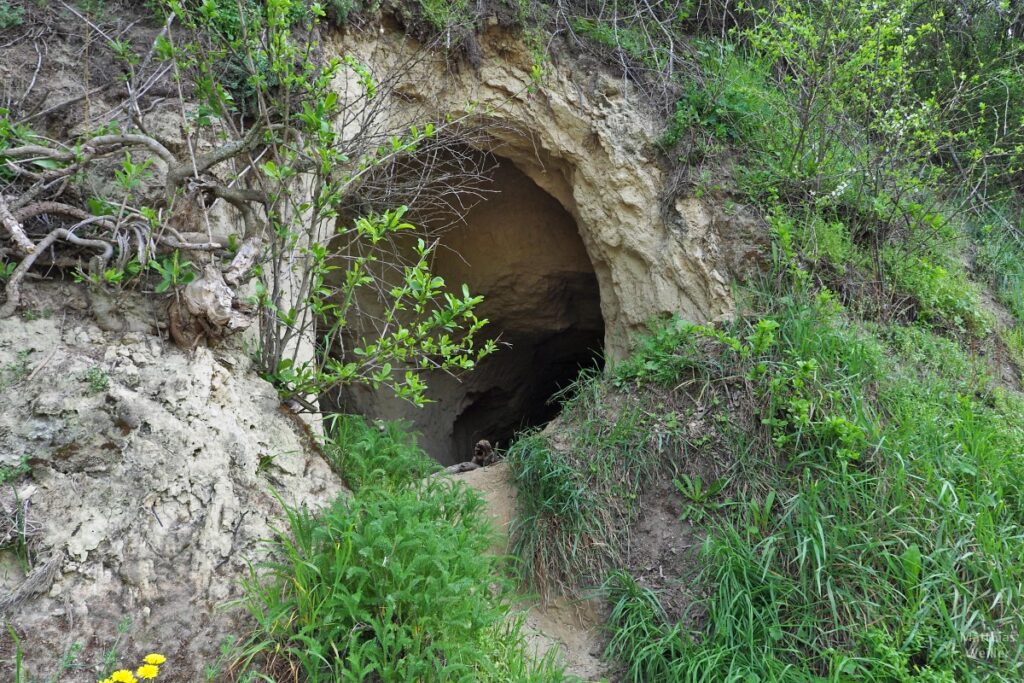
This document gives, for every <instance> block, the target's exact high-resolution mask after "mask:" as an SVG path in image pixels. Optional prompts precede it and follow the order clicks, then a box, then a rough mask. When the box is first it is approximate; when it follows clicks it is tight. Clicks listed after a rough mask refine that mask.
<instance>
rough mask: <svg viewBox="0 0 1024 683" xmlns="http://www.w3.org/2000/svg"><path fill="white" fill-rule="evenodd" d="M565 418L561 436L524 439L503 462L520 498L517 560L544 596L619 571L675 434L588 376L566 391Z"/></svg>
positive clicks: (515, 536) (516, 523)
mask: <svg viewBox="0 0 1024 683" xmlns="http://www.w3.org/2000/svg"><path fill="white" fill-rule="evenodd" d="M609 405H611V406H613V408H612V409H611V410H609V409H608V408H609ZM562 414H563V417H564V419H565V420H566V422H567V423H568V424H569V425H571V426H569V427H568V428H567V429H566V430H565V431H564V432H562V433H559V434H557V435H547V434H541V433H534V434H530V435H525V436H521V437H520V438H519V439H518V440H517V441H516V442H515V443H514V444H513V446H512V448H511V449H509V452H508V455H507V456H506V458H505V459H506V461H507V462H508V464H509V469H510V471H511V472H512V481H513V483H514V484H515V486H516V489H517V491H518V493H517V496H518V497H517V506H518V507H517V516H516V519H515V521H514V522H513V525H512V529H511V531H510V534H511V538H512V544H513V549H514V553H515V554H516V556H518V557H519V558H520V559H521V560H522V561H523V562H522V571H523V575H524V578H525V579H526V580H527V581H528V582H530V583H532V584H533V585H534V586H535V587H536V588H538V589H539V590H540V591H541V592H542V593H543V594H545V595H548V594H550V593H551V591H552V589H554V588H557V589H558V590H559V591H560V592H565V593H572V592H574V591H575V590H576V589H578V588H579V587H581V586H586V585H592V582H593V581H595V580H598V581H599V580H600V578H601V576H602V575H603V573H604V572H605V571H607V570H608V569H609V568H612V567H614V566H615V565H616V563H617V561H618V559H619V555H620V552H621V547H622V543H623V541H624V539H625V538H626V534H627V532H628V528H629V522H630V521H632V519H633V517H634V516H635V513H636V509H637V505H638V503H639V493H640V489H641V488H642V486H643V485H644V484H645V483H646V481H647V480H648V479H649V478H650V475H651V473H652V471H653V470H654V469H656V468H657V466H658V464H659V456H660V455H661V452H662V450H663V449H664V448H666V447H667V446H668V444H669V441H670V440H671V438H672V430H673V427H674V425H673V424H667V423H665V422H663V421H662V420H661V419H660V416H659V415H658V414H657V413H653V412H650V411H649V410H648V409H647V406H645V405H641V404H638V403H635V402H633V403H630V402H628V401H625V400H624V401H622V402H621V403H619V401H618V400H617V397H616V396H615V395H614V393H613V392H611V391H609V388H608V387H606V386H604V385H603V384H602V382H600V381H599V379H598V378H597V377H593V376H589V377H588V376H584V377H583V378H581V379H580V380H579V381H578V382H577V383H576V385H574V386H573V387H570V388H569V389H568V395H567V398H566V399H565V401H564V403H563V413H562ZM588 582H589V583H588Z"/></svg>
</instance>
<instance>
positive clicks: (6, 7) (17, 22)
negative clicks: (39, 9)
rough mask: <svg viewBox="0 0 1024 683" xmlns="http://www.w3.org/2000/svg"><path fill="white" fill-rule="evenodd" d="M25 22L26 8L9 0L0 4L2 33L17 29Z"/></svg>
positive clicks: (0, 28)
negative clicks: (5, 30) (8, 29)
mask: <svg viewBox="0 0 1024 683" xmlns="http://www.w3.org/2000/svg"><path fill="white" fill-rule="evenodd" d="M24 22H25V8H24V7H22V6H20V5H16V4H12V3H11V2H9V1H8V0H4V1H3V2H0V31H2V30H4V29H6V28H15V27H17V26H21V25H22V24H23V23H24Z"/></svg>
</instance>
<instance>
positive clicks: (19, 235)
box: [0, 194, 36, 255]
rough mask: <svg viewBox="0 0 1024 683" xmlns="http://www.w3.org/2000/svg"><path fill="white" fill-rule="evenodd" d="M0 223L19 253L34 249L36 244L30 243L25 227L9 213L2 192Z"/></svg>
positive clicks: (0, 195)
mask: <svg viewBox="0 0 1024 683" xmlns="http://www.w3.org/2000/svg"><path fill="white" fill-rule="evenodd" d="M0 223H3V225H4V228H6V229H7V233H8V234H9V235H10V236H11V240H13V241H14V244H15V245H16V246H17V247H18V249H19V250H20V251H21V253H23V254H26V255H27V254H31V253H32V252H34V251H35V250H36V245H34V244H32V240H30V239H29V238H28V235H26V234H25V229H24V228H23V227H21V223H20V222H19V221H18V219H17V218H15V217H14V214H12V213H11V209H10V207H9V206H8V205H7V198H6V197H4V196H3V195H2V194H0Z"/></svg>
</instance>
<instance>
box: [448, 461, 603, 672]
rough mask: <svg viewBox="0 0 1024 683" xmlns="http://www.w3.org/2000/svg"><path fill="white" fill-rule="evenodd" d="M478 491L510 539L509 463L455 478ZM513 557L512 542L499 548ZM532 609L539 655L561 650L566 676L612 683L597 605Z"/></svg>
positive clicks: (529, 631)
mask: <svg viewBox="0 0 1024 683" xmlns="http://www.w3.org/2000/svg"><path fill="white" fill-rule="evenodd" d="M455 476H456V477H457V478H458V479H460V480H462V481H464V482H465V483H466V484H467V485H469V486H471V487H472V488H474V489H476V490H477V491H479V492H480V494H481V495H482V496H483V497H484V499H485V500H486V501H487V504H488V512H489V514H490V515H491V518H492V519H493V520H494V526H495V528H496V529H498V530H499V531H501V532H502V535H503V538H506V539H507V537H508V533H507V532H508V527H509V524H510V522H511V521H512V516H513V514H514V513H515V490H514V489H513V488H512V485H511V484H510V483H509V480H508V469H507V468H506V466H505V463H498V464H496V465H492V466H490V467H483V468H480V469H478V470H473V471H472V472H465V473H462V474H458V475H455ZM494 551H495V552H498V553H505V552H507V542H505V541H503V542H502V543H500V544H499V545H498V546H496V547H495V548H494ZM522 606H523V608H524V609H525V610H526V629H525V630H526V637H527V641H528V642H529V643H530V645H531V646H533V647H535V648H536V651H537V653H538V654H543V653H546V652H548V651H549V650H550V649H551V648H552V647H557V648H558V650H559V655H558V656H559V657H560V659H561V661H562V662H563V663H564V664H565V666H566V671H567V672H568V673H570V674H572V675H574V676H579V677H580V678H581V679H583V680H584V681H607V680H609V675H610V674H609V669H610V667H609V666H608V665H607V664H606V663H605V662H604V661H602V660H601V652H602V651H603V650H604V640H603V637H602V634H601V621H602V620H601V616H600V614H599V612H598V606H597V605H596V603H595V602H594V601H582V602H581V601H572V600H568V599H565V598H559V599H557V600H554V601H552V602H550V603H549V604H547V605H541V604H539V602H537V601H527V602H524V603H523V605H522Z"/></svg>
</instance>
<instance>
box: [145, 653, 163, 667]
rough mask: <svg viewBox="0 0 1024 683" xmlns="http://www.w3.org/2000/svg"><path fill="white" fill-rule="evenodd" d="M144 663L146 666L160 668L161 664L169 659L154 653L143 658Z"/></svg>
mask: <svg viewBox="0 0 1024 683" xmlns="http://www.w3.org/2000/svg"><path fill="white" fill-rule="evenodd" d="M142 661H144V662H145V663H146V664H152V665H153V666H160V665H161V664H163V663H164V662H166V661H167V658H166V657H164V656H163V655H158V654H157V653H155V652H154V653H153V654H149V655H146V656H145V657H143V659H142Z"/></svg>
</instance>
